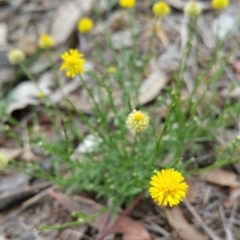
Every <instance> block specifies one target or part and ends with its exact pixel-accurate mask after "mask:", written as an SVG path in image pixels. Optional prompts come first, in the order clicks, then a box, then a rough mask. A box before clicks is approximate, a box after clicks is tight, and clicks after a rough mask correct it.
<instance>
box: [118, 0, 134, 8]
mask: <svg viewBox="0 0 240 240" xmlns="http://www.w3.org/2000/svg"><path fill="white" fill-rule="evenodd" d="M135 4H136V0H120V1H119V5H120V6H121V7H123V8H132V7H134V6H135Z"/></svg>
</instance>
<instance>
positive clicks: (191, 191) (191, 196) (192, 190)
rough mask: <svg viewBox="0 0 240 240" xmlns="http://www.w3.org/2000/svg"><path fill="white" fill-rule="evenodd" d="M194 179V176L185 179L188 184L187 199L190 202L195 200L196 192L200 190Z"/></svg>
mask: <svg viewBox="0 0 240 240" xmlns="http://www.w3.org/2000/svg"><path fill="white" fill-rule="evenodd" d="M196 181H197V180H196V179H195V178H189V179H186V182H187V184H188V191H187V199H188V200H189V201H190V202H195V200H196V198H197V194H198V192H199V190H200V188H199V185H198V184H197V182H196Z"/></svg>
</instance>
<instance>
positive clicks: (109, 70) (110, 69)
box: [108, 66, 116, 73]
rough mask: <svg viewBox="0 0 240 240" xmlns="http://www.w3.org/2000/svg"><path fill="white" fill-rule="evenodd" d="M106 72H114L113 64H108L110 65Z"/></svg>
mask: <svg viewBox="0 0 240 240" xmlns="http://www.w3.org/2000/svg"><path fill="white" fill-rule="evenodd" d="M108 72H109V73H115V72H116V68H115V67H114V66H110V67H109V68H108Z"/></svg>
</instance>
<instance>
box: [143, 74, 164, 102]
mask: <svg viewBox="0 0 240 240" xmlns="http://www.w3.org/2000/svg"><path fill="white" fill-rule="evenodd" d="M168 80H169V79H168V77H167V74H166V73H164V72H163V71H161V70H158V71H155V72H153V73H151V74H150V75H149V76H148V78H147V79H146V80H145V81H143V83H142V85H141V87H140V90H139V96H138V102H139V104H141V105H143V104H146V103H148V102H150V101H152V100H154V99H155V98H156V97H157V96H158V94H159V92H160V91H161V90H162V89H163V88H164V87H165V86H166V84H167V82H168Z"/></svg>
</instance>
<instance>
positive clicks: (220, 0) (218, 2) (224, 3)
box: [212, 0, 229, 10]
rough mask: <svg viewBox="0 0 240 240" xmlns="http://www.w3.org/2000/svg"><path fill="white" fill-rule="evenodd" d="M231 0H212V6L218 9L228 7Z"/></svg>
mask: <svg viewBox="0 0 240 240" xmlns="http://www.w3.org/2000/svg"><path fill="white" fill-rule="evenodd" d="M228 5H229V0H212V7H213V8H214V9H217V10H221V9H224V8H226V7H228Z"/></svg>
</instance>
